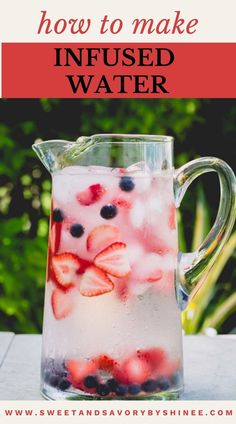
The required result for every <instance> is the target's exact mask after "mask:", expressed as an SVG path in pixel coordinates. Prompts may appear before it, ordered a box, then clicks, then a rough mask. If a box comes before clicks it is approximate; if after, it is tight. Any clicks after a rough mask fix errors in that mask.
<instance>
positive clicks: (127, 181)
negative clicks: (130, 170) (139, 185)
mask: <svg viewBox="0 0 236 424" xmlns="http://www.w3.org/2000/svg"><path fill="white" fill-rule="evenodd" d="M119 186H120V189H121V190H123V191H132V190H133V189H134V182H133V179H132V178H131V177H121V179H120V184H119Z"/></svg>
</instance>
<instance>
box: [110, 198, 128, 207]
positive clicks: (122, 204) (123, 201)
mask: <svg viewBox="0 0 236 424" xmlns="http://www.w3.org/2000/svg"><path fill="white" fill-rule="evenodd" d="M111 203H112V204H113V205H115V206H117V207H118V208H123V209H129V208H130V207H131V205H132V203H131V202H130V201H129V200H127V199H124V198H122V197H118V198H116V199H113V200H112V202H111Z"/></svg>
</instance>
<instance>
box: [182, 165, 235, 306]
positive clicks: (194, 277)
mask: <svg viewBox="0 0 236 424" xmlns="http://www.w3.org/2000/svg"><path fill="white" fill-rule="evenodd" d="M212 171H213V172H217V174H218V177H219V183H220V202H219V209H218V213H217V217H216V220H215V223H214V225H213V227H212V228H211V230H210V232H209V234H208V235H207V237H206V239H205V240H204V241H203V243H202V244H201V246H200V247H199V248H198V250H196V251H195V252H192V253H179V257H178V267H177V275H176V281H177V297H178V302H179V304H180V307H181V309H184V308H185V307H186V304H187V301H188V299H189V296H190V297H193V296H194V294H195V293H196V292H197V290H198V289H199V288H200V287H201V285H202V283H203V282H204V279H205V277H206V276H207V273H208V272H209V270H210V269H211V267H212V265H213V263H214V262H215V260H216V258H217V256H218V255H219V253H220V251H221V249H222V248H223V246H224V244H225V242H226V241H227V239H228V237H229V235H230V232H231V230H232V227H233V224H234V221H235V215H236V178H235V175H234V173H233V171H232V169H231V168H230V167H229V166H228V165H227V164H226V163H225V162H224V161H222V160H220V159H217V158H214V157H203V158H200V159H196V160H193V161H191V162H188V163H187V164H186V165H184V166H182V167H181V168H179V169H177V170H176V172H175V176H174V192H175V201H176V207H179V206H180V203H181V201H182V199H183V196H184V194H185V192H186V190H187V188H188V186H189V185H190V184H191V183H192V181H194V180H195V178H197V177H198V176H200V175H202V174H204V173H206V172H212Z"/></svg>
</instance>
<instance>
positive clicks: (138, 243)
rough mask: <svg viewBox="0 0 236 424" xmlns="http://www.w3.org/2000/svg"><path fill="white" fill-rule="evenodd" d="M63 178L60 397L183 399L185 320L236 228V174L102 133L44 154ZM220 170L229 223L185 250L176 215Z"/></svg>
mask: <svg viewBox="0 0 236 424" xmlns="http://www.w3.org/2000/svg"><path fill="white" fill-rule="evenodd" d="M33 149H34V151H35V152H36V153H37V155H38V156H39V158H40V160H41V161H42V163H43V164H44V165H45V167H46V168H47V170H48V171H49V172H50V173H51V174H52V210H51V218H50V231H49V245H48V265H47V279H46V292H45V309H44V325H43V351H42V394H43V396H45V397H46V398H49V399H177V398H178V397H179V396H180V394H181V392H182V390H183V367H182V329H181V311H182V310H184V308H185V307H186V305H187V303H188V300H189V298H190V297H191V296H193V294H194V293H195V292H196V290H198V289H199V287H200V285H201V284H202V283H203V281H204V278H205V276H206V275H207V273H208V271H209V270H210V268H211V266H212V265H213V263H214V261H215V259H216V257H217V255H218V254H219V253H220V251H221V249H222V247H223V245H224V243H225V241H226V240H227V238H228V236H229V234H230V231H231V229H232V226H233V223H234V218H235V209H236V203H235V192H236V184H235V176H234V173H233V172H232V170H231V169H230V167H229V166H228V165H227V164H226V163H225V162H223V161H222V160H220V159H216V158H213V157H205V158H200V159H196V160H193V161H192V162H189V163H187V164H186V165H184V166H182V167H181V168H180V169H178V170H174V168H173V139H172V137H167V136H155V135H126V134H125V135H122V134H121V135H119V134H101V135H93V136H91V137H80V138H79V139H78V140H77V141H76V142H70V141H62V140H54V141H44V142H40V143H38V144H34V145H33ZM209 171H216V172H217V174H218V176H219V181H220V190H221V196H220V205H219V211H218V215H217V218H216V221H215V224H214V225H213V227H212V229H211V231H210V233H209V234H208V236H207V238H206V240H205V241H204V242H203V243H202V245H201V246H200V247H199V249H198V250H197V251H196V252H192V253H184V254H182V253H179V252H178V234H177V224H176V208H178V207H179V206H180V203H181V200H182V198H183V195H184V193H185V191H186V189H187V187H188V186H189V184H190V183H191V182H192V181H193V180H194V179H195V178H196V177H198V176H199V175H201V174H203V173H205V172H209Z"/></svg>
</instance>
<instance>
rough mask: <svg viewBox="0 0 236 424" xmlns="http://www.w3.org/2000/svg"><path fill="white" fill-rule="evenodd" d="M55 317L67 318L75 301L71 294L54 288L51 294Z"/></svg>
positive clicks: (58, 318) (59, 318)
mask: <svg viewBox="0 0 236 424" xmlns="http://www.w3.org/2000/svg"><path fill="white" fill-rule="evenodd" d="M51 305H52V310H53V314H54V317H55V318H56V319H57V320H61V319H64V318H66V317H67V316H68V315H69V314H70V313H71V312H72V310H73V306H74V302H73V298H72V297H71V295H70V294H68V293H64V292H63V291H61V290H59V289H54V290H53V292H52V296H51Z"/></svg>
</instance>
